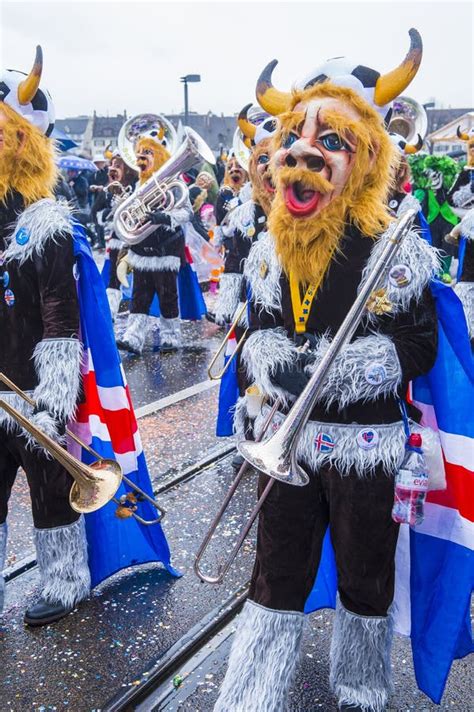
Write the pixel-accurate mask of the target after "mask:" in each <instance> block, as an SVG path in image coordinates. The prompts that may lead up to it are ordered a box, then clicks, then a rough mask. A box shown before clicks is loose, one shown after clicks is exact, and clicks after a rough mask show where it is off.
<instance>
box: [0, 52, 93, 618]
mask: <svg viewBox="0 0 474 712" xmlns="http://www.w3.org/2000/svg"><path fill="white" fill-rule="evenodd" d="M41 70H42V53H41V49H40V48H39V47H38V49H37V52H36V59H35V64H34V67H33V69H32V71H31V72H30V74H29V75H28V76H25V75H24V74H22V73H21V72H17V71H6V72H4V73H3V76H2V77H1V81H0V99H1V101H0V136H1V141H0V162H1V171H0V199H1V206H0V221H1V234H0V240H1V241H0V253H1V257H2V259H1V266H0V275H1V277H2V280H1V282H0V283H1V285H2V292H3V293H2V299H1V302H0V325H1V331H2V333H3V334H4V337H2V349H1V352H0V371H1V372H3V373H5V374H6V375H7V376H8V377H9V378H11V379H12V380H13V381H14V382H15V383H16V384H17V385H18V386H20V388H22V389H24V390H26V391H28V392H29V393H30V394H31V395H32V397H33V398H34V400H35V401H36V403H37V405H36V408H35V410H34V412H33V413H32V412H31V409H29V408H28V407H27V406H25V402H24V401H22V400H21V399H20V398H19V397H18V396H16V395H13V394H12V392H11V391H8V392H2V393H1V398H2V399H3V400H5V401H8V402H10V403H11V404H12V405H14V406H15V407H17V408H18V409H19V410H21V411H22V412H23V413H25V412H28V415H30V416H31V420H32V421H33V423H35V424H36V425H37V426H38V427H40V428H41V429H42V430H43V431H45V432H46V433H47V434H48V435H50V436H51V437H52V438H54V439H58V438H62V437H63V435H64V427H65V424H66V423H67V422H68V420H69V419H70V418H72V417H73V415H74V412H75V409H76V402H77V399H78V397H79V388H80V366H81V359H82V344H81V342H80V341H79V338H78V333H79V312H78V305H77V297H76V282H75V279H74V274H73V267H74V254H73V245H72V236H71V228H70V223H69V220H68V217H69V211H68V208H67V207H66V206H65V205H64V204H63V203H56V202H55V201H54V199H53V197H52V196H53V190H54V186H55V183H56V168H55V162H54V149H53V144H52V142H51V141H49V140H48V138H47V137H48V136H49V135H50V134H51V131H52V129H53V127H54V108H53V104H52V101H51V97H50V96H49V94H48V92H47V91H46V90H45V89H40V88H39V83H40V79H41ZM6 335H8V336H6ZM3 390H4V389H2V391H3ZM25 409H27V410H25ZM19 467H23V469H24V470H25V472H26V477H27V481H28V486H29V489H30V495H31V502H32V511H33V521H34V526H35V548H36V558H37V561H38V566H39V570H40V577H41V596H40V599H39V600H38V601H37V602H36V603H35V604H33V606H31V607H30V608H29V609H28V611H27V612H26V615H25V621H26V622H27V623H29V624H31V625H41V624H44V623H48V622H52V621H54V620H58V619H59V618H61V617H63V616H64V615H65V614H66V613H67V612H68V611H70V610H71V609H72V608H73V606H74V605H75V604H76V603H77V602H78V601H81V600H82V599H84V598H86V597H87V595H88V594H89V588H90V575H89V569H88V565H87V549H86V539H85V534H84V522H83V520H82V518H80V516H79V514H78V513H77V512H75V511H73V510H72V509H71V506H70V504H69V490H70V488H71V485H72V479H71V477H70V475H69V474H68V473H67V472H66V471H65V470H64V468H63V467H62V466H60V465H59V464H58V463H57V462H56V461H52V460H51V459H50V458H49V457H48V456H47V454H46V453H45V452H44V451H43V450H42V449H39V448H37V447H35V443H34V441H33V440H32V438H31V437H29V436H28V435H27V434H25V432H24V431H19V429H18V427H17V426H16V425H15V423H14V421H13V420H12V419H11V418H10V417H9V416H7V415H6V413H5V412H4V411H0V532H1V534H0V569H1V568H2V564H3V562H4V555H5V546H6V531H7V528H6V517H7V508H8V500H9V497H10V492H11V489H12V486H13V483H14V481H15V478H16V474H17V470H18V468H19Z"/></svg>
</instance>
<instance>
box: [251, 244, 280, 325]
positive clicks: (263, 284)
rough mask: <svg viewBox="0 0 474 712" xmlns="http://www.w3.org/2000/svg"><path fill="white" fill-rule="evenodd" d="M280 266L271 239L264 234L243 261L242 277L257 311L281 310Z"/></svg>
mask: <svg viewBox="0 0 474 712" xmlns="http://www.w3.org/2000/svg"><path fill="white" fill-rule="evenodd" d="M280 276H281V266H280V263H279V261H278V258H277V255H276V252H275V245H274V243H273V238H272V237H271V235H270V233H268V232H264V233H262V234H261V235H260V238H259V239H258V240H257V241H256V242H254V244H253V245H252V247H251V249H250V253H249V256H248V257H247V259H246V261H245V267H244V277H245V278H246V279H247V281H248V282H249V284H250V288H251V290H252V302H253V303H254V305H255V307H256V308H257V310H258V311H260V312H262V311H264V312H271V311H279V310H281V286H280Z"/></svg>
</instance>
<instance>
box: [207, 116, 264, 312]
mask: <svg viewBox="0 0 474 712" xmlns="http://www.w3.org/2000/svg"><path fill="white" fill-rule="evenodd" d="M251 106H252V105H251V104H248V105H247V106H245V107H244V108H243V109H242V111H241V112H240V114H239V118H238V124H239V128H240V130H241V132H242V134H243V136H244V138H245V139H247V140H248V141H249V143H250V145H251V147H252V148H251V151H250V156H249V161H248V174H249V178H250V184H251V188H252V193H251V198H250V199H249V200H246V201H245V202H243V203H242V204H241V205H238V206H237V207H236V208H235V209H233V210H232V211H231V212H230V213H229V215H228V219H227V221H226V225H225V226H223V227H222V233H223V239H222V245H223V246H224V249H225V262H224V273H223V274H222V276H221V280H220V285H219V296H218V300H217V304H216V310H215V320H216V323H217V324H225V323H230V322H232V319H233V316H234V313H235V310H236V309H237V306H238V303H239V299H240V289H241V282H242V272H243V268H244V262H245V259H246V258H247V256H248V254H249V252H250V248H251V246H252V242H253V241H254V240H257V239H258V237H259V235H260V234H261V233H262V232H263V231H264V230H265V229H266V223H267V217H268V214H269V212H270V207H271V202H272V198H273V193H274V189H273V183H272V180H271V176H270V170H269V165H270V143H271V137H272V134H273V131H274V130H275V125H276V124H275V120H274V119H273V118H268V117H267V119H266V120H261V121H260V123H259V124H258V125H256V124H253V123H252V122H251V121H250V120H249V118H248V110H249V108H250V107H251ZM260 119H262V117H261V115H260Z"/></svg>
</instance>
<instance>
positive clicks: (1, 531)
mask: <svg viewBox="0 0 474 712" xmlns="http://www.w3.org/2000/svg"><path fill="white" fill-rule="evenodd" d="M7 540H8V528H7V523H6V522H4V523H3V524H0V616H1V615H2V612H3V604H4V601H5V579H4V578H3V574H2V572H3V569H4V568H5V561H6V558H7Z"/></svg>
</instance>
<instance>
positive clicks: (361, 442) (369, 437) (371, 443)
mask: <svg viewBox="0 0 474 712" xmlns="http://www.w3.org/2000/svg"><path fill="white" fill-rule="evenodd" d="M378 442H379V434H378V432H377V431H376V430H373V429H372V428H363V429H362V430H359V432H358V433H357V445H358V446H359V447H360V448H362V450H372V448H374V447H376V446H377V445H378Z"/></svg>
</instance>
